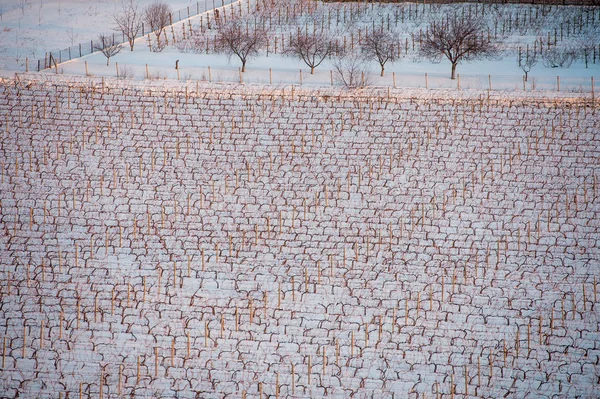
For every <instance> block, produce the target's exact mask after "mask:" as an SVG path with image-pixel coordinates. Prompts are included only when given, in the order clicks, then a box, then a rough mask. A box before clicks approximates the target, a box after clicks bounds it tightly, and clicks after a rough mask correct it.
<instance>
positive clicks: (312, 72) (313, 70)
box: [310, 66, 315, 75]
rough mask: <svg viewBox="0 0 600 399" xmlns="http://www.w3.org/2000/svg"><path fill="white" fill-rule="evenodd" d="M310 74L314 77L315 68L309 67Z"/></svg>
mask: <svg viewBox="0 0 600 399" xmlns="http://www.w3.org/2000/svg"><path fill="white" fill-rule="evenodd" d="M310 74H311V75H314V74H315V67H314V66H311V67H310Z"/></svg>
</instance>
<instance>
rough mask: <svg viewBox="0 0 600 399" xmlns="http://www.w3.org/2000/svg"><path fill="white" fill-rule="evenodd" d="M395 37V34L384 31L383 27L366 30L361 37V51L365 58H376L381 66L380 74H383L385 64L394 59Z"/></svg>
mask: <svg viewBox="0 0 600 399" xmlns="http://www.w3.org/2000/svg"><path fill="white" fill-rule="evenodd" d="M397 37H398V35H397V34H395V33H393V32H389V31H385V30H383V28H381V29H378V30H372V31H371V32H367V34H366V35H365V36H364V37H363V42H362V45H361V50H362V53H363V55H364V56H365V57H367V58H371V59H375V60H377V62H378V63H379V65H380V66H381V76H383V74H384V70H385V64H386V63H388V62H394V61H396V58H397V57H396V55H397V53H398V52H397V48H396V41H397Z"/></svg>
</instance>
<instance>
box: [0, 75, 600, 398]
mask: <svg viewBox="0 0 600 399" xmlns="http://www.w3.org/2000/svg"><path fill="white" fill-rule="evenodd" d="M549 94H551V98H547V97H545V94H544V93H542V92H535V93H523V92H515V93H508V92H491V93H490V92H488V91H472V90H463V91H457V90H454V89H453V90H425V89H409V90H406V89H392V90H389V91H388V90H386V89H376V90H363V91H356V92H353V93H348V92H346V91H343V90H340V89H332V88H319V89H308V88H301V87H297V86H293V87H292V86H289V85H288V86H285V87H278V88H273V87H269V86H264V85H245V86H241V85H225V84H209V83H202V82H190V83H187V84H184V83H180V82H176V81H170V82H166V81H147V80H142V81H137V82H124V81H123V80H116V79H114V78H106V79H104V80H102V79H100V78H94V79H91V78H86V77H79V78H77V77H72V76H60V75H59V76H58V77H55V76H54V75H42V76H40V75H36V74H30V75H25V74H24V75H21V76H20V78H19V80H18V81H12V80H10V81H5V82H4V84H3V85H2V86H1V87H0V116H1V119H0V120H1V121H2V125H0V132H1V133H0V134H1V136H0V165H1V180H0V206H1V208H0V214H1V215H2V216H1V219H0V229H1V231H2V232H3V233H2V234H1V235H0V240H1V241H0V260H1V267H0V295H1V302H0V303H1V306H0V340H1V341H0V342H2V345H3V351H2V358H1V362H2V363H1V366H2V372H1V373H0V391H1V392H2V396H4V397H16V396H17V395H18V396H19V397H54V398H55V397H58V396H59V395H62V397H67V396H68V397H78V395H80V394H81V395H83V396H84V397H101V396H102V397H113V398H114V397H118V398H120V397H147V398H150V397H152V398H157V397H161V398H174V397H179V398H198V397H201V398H204V397H214V398H222V397H232V396H233V397H248V398H259V397H263V398H264V397H267V396H269V397H282V398H283V397H302V398H315V397H336V398H347V397H352V396H356V397H365V398H367V397H414V398H417V397H418V398H421V397H430V398H431V397H436V396H438V397H439V396H440V395H443V397H452V396H454V397H481V398H498V397H509V396H512V397H581V398H595V397H597V389H598V378H600V370H599V368H598V367H599V366H598V364H599V359H600V346H599V342H600V334H599V331H598V320H599V316H600V313H599V312H600V310H599V306H600V297H599V292H598V290H599V287H598V286H597V283H598V282H599V281H600V269H599V268H598V262H599V260H600V245H599V237H600V226H599V225H598V220H600V182H599V181H598V180H599V179H598V177H599V176H600V166H599V165H600V163H599V162H598V159H599V154H600V147H599V146H600V140H599V137H598V129H597V126H598V124H599V123H600V120H599V115H600V113H599V112H598V106H597V102H596V103H595V104H594V103H592V101H591V99H590V98H589V95H587V94H586V95H583V94H565V93H556V92H554V93H549Z"/></svg>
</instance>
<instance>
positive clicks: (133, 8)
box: [113, 0, 142, 51]
mask: <svg viewBox="0 0 600 399" xmlns="http://www.w3.org/2000/svg"><path fill="white" fill-rule="evenodd" d="M113 19H114V20H115V23H116V24H117V29H118V30H119V32H121V33H123V35H124V36H125V37H126V38H127V41H128V42H129V47H130V48H131V51H133V45H134V42H135V38H136V36H137V35H138V34H139V33H140V30H141V29H142V11H141V9H140V5H139V3H138V1H137V0H122V2H121V9H120V10H118V11H115V13H114V14H113Z"/></svg>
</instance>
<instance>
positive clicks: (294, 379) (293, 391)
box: [3, 363, 296, 395]
mask: <svg viewBox="0 0 600 399" xmlns="http://www.w3.org/2000/svg"><path fill="white" fill-rule="evenodd" d="M3 368H4V366H3ZM295 394H296V373H295V370H294V363H292V395H295Z"/></svg>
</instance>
